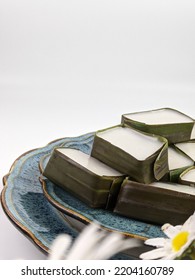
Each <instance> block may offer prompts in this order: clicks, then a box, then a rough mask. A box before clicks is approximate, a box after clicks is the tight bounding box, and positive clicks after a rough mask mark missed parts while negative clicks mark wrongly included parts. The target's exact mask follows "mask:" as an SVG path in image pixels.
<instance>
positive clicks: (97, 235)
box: [67, 223, 105, 260]
mask: <svg viewBox="0 0 195 280" xmlns="http://www.w3.org/2000/svg"><path fill="white" fill-rule="evenodd" d="M99 229H100V227H99V225H97V224H95V223H92V224H90V225H89V226H86V227H85V228H84V230H83V231H82V232H81V233H80V235H79V236H78V237H77V238H76V240H75V242H74V244H73V246H72V248H71V250H70V252H69V254H68V256H67V259H68V260H76V259H77V260H79V259H80V260H81V259H87V258H88V255H89V254H90V252H91V251H93V250H94V247H95V246H97V244H98V242H99V241H100V240H101V239H102V238H103V237H104V236H105V232H104V231H103V230H102V231H100V232H99Z"/></svg>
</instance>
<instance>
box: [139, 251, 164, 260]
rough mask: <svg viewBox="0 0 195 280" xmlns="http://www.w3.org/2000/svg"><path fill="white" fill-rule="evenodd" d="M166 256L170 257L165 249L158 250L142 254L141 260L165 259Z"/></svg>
mask: <svg viewBox="0 0 195 280" xmlns="http://www.w3.org/2000/svg"><path fill="white" fill-rule="evenodd" d="M166 255H168V252H167V250H165V248H158V249H154V250H151V251H148V252H145V253H143V254H141V255H140V258H141V259H143V260H155V259H159V258H163V257H165V256H166Z"/></svg>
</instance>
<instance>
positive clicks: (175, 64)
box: [0, 0, 195, 259]
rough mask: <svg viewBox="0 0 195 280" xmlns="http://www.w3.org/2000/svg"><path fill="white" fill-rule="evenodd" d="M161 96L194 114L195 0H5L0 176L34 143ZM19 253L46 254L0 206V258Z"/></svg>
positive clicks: (0, 35) (157, 101)
mask: <svg viewBox="0 0 195 280" xmlns="http://www.w3.org/2000/svg"><path fill="white" fill-rule="evenodd" d="M165 106H168V107H173V108H176V109H178V110H181V111H183V112H184V113H187V114H188V115H190V116H191V117H194V118H195V109H194V108H195V2H194V1H188V0H185V1H179V0H175V1H173V0H164V1H161V0H154V1H151V0H148V1H147V0H135V1H133V0H127V1H125V0H88V1H87V0H71V1H68V0H57V1H54V0H17V1H14V0H0V131H1V137H0V176H1V177H3V175H5V174H6V173H7V172H8V171H9V168H10V166H11V164H12V163H13V161H14V160H15V159H16V158H17V157H18V156H19V155H21V154H22V153H24V152H26V151H28V150H30V149H33V148H37V147H41V146H44V145H46V144H47V143H48V142H50V141H52V140H54V139H57V138H61V137H65V136H76V135H81V134H84V133H87V132H91V131H95V130H97V129H102V128H105V127H109V126H111V125H115V124H118V123H120V118H121V114H123V113H128V112H135V111H142V110H148V109H154V108H160V107H165ZM1 189H2V185H1V186H0V190H1ZM16 258H17V259H18V258H20V259H21V258H22V259H44V258H45V256H44V255H43V254H42V253H40V252H39V251H38V249H37V248H35V247H34V245H32V244H31V242H30V241H29V240H27V239H26V238H25V237H24V236H23V235H22V234H21V233H20V232H18V231H17V230H16V229H15V227H14V226H13V225H12V224H11V223H10V222H9V220H8V219H7V217H6V216H5V214H4V213H3V211H2V209H1V208H0V259H16Z"/></svg>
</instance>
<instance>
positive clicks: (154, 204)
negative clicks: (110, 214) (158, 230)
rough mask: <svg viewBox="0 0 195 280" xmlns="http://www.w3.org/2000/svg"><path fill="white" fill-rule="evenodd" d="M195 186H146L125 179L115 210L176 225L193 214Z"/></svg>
mask: <svg viewBox="0 0 195 280" xmlns="http://www.w3.org/2000/svg"><path fill="white" fill-rule="evenodd" d="M194 209H195V188H193V187H189V186H184V185H179V184H174V183H163V182H155V183H152V184H150V185H145V184H140V183H137V182H134V181H130V180H125V181H124V183H123V185H122V186H121V189H120V192H119V195H118V199H117V202H116V207H115V209H114V212H115V213H118V214H121V215H124V216H126V217H130V218H135V219H141V220H143V221H148V222H154V223H157V224H164V223H167V222H168V223H171V224H174V225H180V224H182V223H184V221H185V220H187V218H188V217H189V216H190V215H192V214H193V213H194Z"/></svg>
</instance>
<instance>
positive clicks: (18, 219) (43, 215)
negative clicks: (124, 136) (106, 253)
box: [1, 134, 136, 259]
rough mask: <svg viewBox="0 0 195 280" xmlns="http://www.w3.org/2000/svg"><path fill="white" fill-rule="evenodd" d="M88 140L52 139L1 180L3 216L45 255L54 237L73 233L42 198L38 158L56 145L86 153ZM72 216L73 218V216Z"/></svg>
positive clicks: (124, 256) (88, 137)
mask: <svg viewBox="0 0 195 280" xmlns="http://www.w3.org/2000/svg"><path fill="white" fill-rule="evenodd" d="M92 141H93V134H86V135H84V136H80V137H75V138H64V139H60V140H55V141H53V142H51V143H49V144H48V145H47V146H45V147H43V148H39V149H36V150H33V151H29V152H27V153H25V154H23V155H22V156H20V157H19V158H18V159H17V160H16V161H15V162H14V164H13V165H12V167H11V169H10V172H9V174H8V175H6V176H5V177H4V178H3V183H4V188H3V191H2V193H1V204H2V207H3V209H4V211H5V213H6V215H7V216H8V218H9V219H10V220H11V221H12V222H13V223H14V225H15V226H16V227H17V228H18V229H19V230H21V231H22V233H24V234H25V236H26V237H28V238H30V240H31V241H33V242H34V244H35V245H37V246H38V248H39V249H42V250H43V251H44V252H45V253H48V251H49V247H50V244H51V242H52V241H53V240H54V239H55V238H56V237H57V235H58V234H60V233H68V234H69V235H71V236H72V237H73V238H75V237H76V236H77V231H76V230H75V229H73V228H72V227H70V221H69V219H67V215H64V214H62V213H61V212H59V211H58V210H57V209H56V208H55V207H53V206H52V205H51V203H49V201H48V200H47V199H46V198H45V195H44V194H43V190H42V186H41V183H40V170H39V162H40V159H41V158H42V157H43V156H45V155H47V154H50V153H51V151H52V149H53V148H55V147H57V146H64V147H73V148H78V149H82V150H83V151H85V152H89V147H90V146H91V144H92ZM75 217H76V218H77V215H75ZM67 221H68V222H67ZM72 221H74V219H72ZM132 258H133V259H134V258H136V257H132V256H130V255H127V254H117V255H116V256H114V257H113V259H132Z"/></svg>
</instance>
